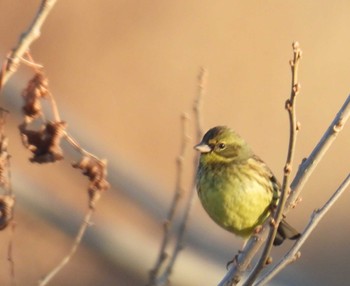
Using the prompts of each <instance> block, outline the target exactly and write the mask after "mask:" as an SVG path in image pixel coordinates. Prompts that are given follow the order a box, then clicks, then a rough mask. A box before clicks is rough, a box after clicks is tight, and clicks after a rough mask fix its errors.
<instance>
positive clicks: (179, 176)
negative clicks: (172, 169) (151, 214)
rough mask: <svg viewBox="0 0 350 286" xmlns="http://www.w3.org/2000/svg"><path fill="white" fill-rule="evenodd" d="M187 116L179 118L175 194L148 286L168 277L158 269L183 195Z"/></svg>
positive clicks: (165, 253) (168, 272)
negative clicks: (178, 150) (179, 131)
mask: <svg viewBox="0 0 350 286" xmlns="http://www.w3.org/2000/svg"><path fill="white" fill-rule="evenodd" d="M188 119H189V118H188V115H187V114H183V115H182V116H181V127H182V128H181V130H182V139H181V147H180V154H179V156H178V157H177V160H176V180H175V182H176V183H175V192H174V197H173V200H172V202H171V206H170V209H169V212H168V215H167V218H166V220H165V221H164V224H163V231H164V233H163V240H162V243H161V247H160V250H159V255H158V259H157V261H156V263H155V265H154V267H153V269H152V270H151V271H150V273H149V283H148V285H163V284H165V283H166V281H164V282H163V280H167V279H168V276H169V275H170V272H171V268H167V272H166V273H164V274H163V275H162V276H160V277H158V276H159V272H160V269H161V267H162V265H163V264H164V262H165V261H166V258H167V257H168V254H167V252H166V248H167V246H168V244H169V241H170V231H169V230H170V228H171V226H172V223H173V220H174V217H175V213H176V211H177V208H178V205H179V201H180V198H181V196H182V195H183V193H184V187H183V176H184V171H183V164H184V159H185V157H186V153H187V149H188V142H189V136H188V131H187V121H188Z"/></svg>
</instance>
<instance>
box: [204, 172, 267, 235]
mask: <svg viewBox="0 0 350 286" xmlns="http://www.w3.org/2000/svg"><path fill="white" fill-rule="evenodd" d="M270 186H271V182H270V181H269V180H266V181H263V182H262V181H261V178H259V180H255V179H254V178H253V179H252V178H251V177H249V178H248V177H247V176H244V175H242V176H239V177H238V176H231V175H227V176H224V177H223V176H222V174H221V176H220V177H218V176H215V175H213V174H211V173H209V174H202V177H201V178H200V179H199V181H198V195H199V198H200V200H201V203H202V205H203V207H204V209H205V210H206V212H207V213H208V214H209V216H210V217H211V218H212V219H213V220H214V221H215V222H216V223H217V224H218V225H220V226H221V227H223V228H225V229H226V230H228V231H230V232H233V233H235V234H236V235H239V236H242V237H248V236H249V235H251V234H252V232H253V231H254V228H255V227H257V226H258V225H261V224H262V223H263V222H264V221H265V219H266V218H267V217H268V215H269V209H270V205H271V201H272V197H273V192H272V186H271V187H270Z"/></svg>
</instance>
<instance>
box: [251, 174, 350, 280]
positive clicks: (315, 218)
mask: <svg viewBox="0 0 350 286" xmlns="http://www.w3.org/2000/svg"><path fill="white" fill-rule="evenodd" d="M349 185H350V174H348V176H347V177H346V179H345V180H344V181H343V182H342V184H341V185H340V186H339V187H338V189H337V190H336V191H335V192H334V193H333V195H332V196H331V197H330V198H329V199H328V201H327V202H326V203H325V204H324V205H323V207H322V208H320V209H317V210H315V211H314V212H313V214H312V215H311V218H310V221H309V223H308V225H307V226H306V228H305V230H304V231H303V233H302V236H301V238H300V239H299V240H298V241H297V242H296V243H295V244H294V245H293V247H292V248H291V249H290V250H289V251H288V252H287V253H286V254H285V255H284V257H283V258H282V259H281V260H280V261H279V262H278V263H277V264H276V265H275V266H274V267H273V268H272V269H270V270H269V271H268V272H266V273H265V274H264V275H263V277H261V279H260V280H259V281H258V282H257V283H256V286H258V285H265V284H266V283H268V282H269V281H270V280H271V279H272V278H273V277H274V276H275V275H276V274H277V273H279V272H280V271H281V270H282V269H283V268H284V267H286V266H287V265H288V264H290V263H292V262H294V261H295V260H296V259H298V258H299V257H300V252H299V250H300V248H301V247H302V245H303V244H304V242H305V241H306V240H307V238H308V237H309V236H310V234H311V232H312V231H313V230H314V229H315V227H316V226H317V225H318V223H319V222H320V220H321V219H322V218H323V217H324V215H325V214H326V213H327V212H328V210H329V209H330V208H331V207H332V206H333V205H334V203H335V202H336V201H337V200H338V199H339V197H340V196H341V195H342V193H343V192H344V191H345V190H346V189H347V187H348V186H349Z"/></svg>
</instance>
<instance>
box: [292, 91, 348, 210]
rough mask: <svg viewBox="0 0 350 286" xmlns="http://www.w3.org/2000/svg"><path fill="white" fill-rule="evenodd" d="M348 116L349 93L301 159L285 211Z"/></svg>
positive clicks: (296, 196)
mask: <svg viewBox="0 0 350 286" xmlns="http://www.w3.org/2000/svg"><path fill="white" fill-rule="evenodd" d="M349 117H350V95H348V97H347V99H346V100H345V102H344V104H343V106H342V107H341V109H340V110H339V111H338V113H337V115H336V116H335V118H334V119H333V121H332V123H331V124H330V125H329V127H328V129H327V130H326V132H325V133H324V135H323V136H322V138H321V139H320V141H319V142H318V144H317V145H316V147H315V148H314V150H313V151H312V152H311V154H310V155H309V157H308V158H306V159H305V160H303V162H302V163H301V165H300V166H299V169H298V172H297V174H296V175H295V177H294V180H293V182H292V184H291V195H290V196H289V198H288V200H287V203H286V210H285V211H286V212H287V211H288V210H290V209H292V208H293V207H294V205H295V202H296V201H297V199H298V197H299V194H300V191H301V190H302V188H303V187H304V185H305V183H306V182H307V180H308V179H309V177H310V175H311V174H312V172H313V171H314V170H315V168H316V166H317V165H318V163H319V162H320V160H321V159H322V158H323V156H324V155H325V154H326V152H327V150H328V149H329V147H330V146H331V145H332V143H333V142H334V140H335V139H336V138H337V136H338V134H339V133H340V132H341V131H342V129H343V127H344V125H345V123H346V122H347V120H348V119H349Z"/></svg>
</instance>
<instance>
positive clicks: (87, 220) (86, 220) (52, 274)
mask: <svg viewBox="0 0 350 286" xmlns="http://www.w3.org/2000/svg"><path fill="white" fill-rule="evenodd" d="M93 212H94V209H93V208H90V209H89V211H88V212H87V213H86V215H85V218H84V222H83V223H82V224H81V226H80V229H79V231H78V234H77V236H76V237H75V240H74V243H73V245H72V247H71V249H70V251H69V253H68V254H67V255H66V256H65V257H64V258H63V259H62V261H61V262H60V263H59V264H58V265H57V266H56V267H55V268H54V269H52V270H51V271H50V272H49V273H48V274H47V275H45V277H43V278H42V279H41V280H40V281H39V282H38V286H44V285H47V283H49V282H50V281H51V280H52V278H54V277H55V276H56V274H57V273H58V272H60V271H61V270H62V268H63V267H64V266H65V265H66V264H67V263H68V262H69V261H70V260H71V258H72V257H73V256H74V254H75V252H76V251H77V249H78V246H79V245H80V242H81V239H82V238H83V236H84V234H85V232H86V230H87V228H88V227H89V226H90V225H91V216H92V214H93Z"/></svg>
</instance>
